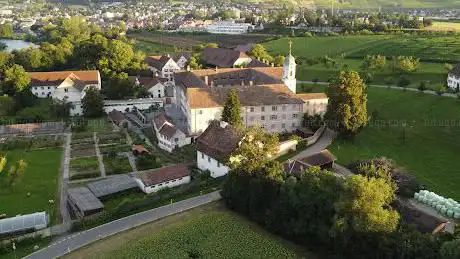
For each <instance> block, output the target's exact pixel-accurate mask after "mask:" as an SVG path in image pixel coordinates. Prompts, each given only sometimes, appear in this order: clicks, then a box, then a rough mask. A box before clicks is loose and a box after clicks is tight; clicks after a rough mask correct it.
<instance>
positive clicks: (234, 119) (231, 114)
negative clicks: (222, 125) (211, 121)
mask: <svg viewBox="0 0 460 259" xmlns="http://www.w3.org/2000/svg"><path fill="white" fill-rule="evenodd" d="M221 119H222V120H223V121H225V122H228V123H229V124H231V125H233V126H236V127H241V126H243V121H242V120H241V104H240V100H239V99H238V94H237V93H236V90H235V89H230V92H229V93H228V96H227V101H226V102H225V106H224V110H223V111H222V118H221Z"/></svg>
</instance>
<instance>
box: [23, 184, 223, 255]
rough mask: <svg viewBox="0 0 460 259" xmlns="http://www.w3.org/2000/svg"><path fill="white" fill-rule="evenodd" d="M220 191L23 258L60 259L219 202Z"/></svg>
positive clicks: (136, 216)
mask: <svg viewBox="0 0 460 259" xmlns="http://www.w3.org/2000/svg"><path fill="white" fill-rule="evenodd" d="M220 199H221V196H220V191H215V192H212V193H208V194H205V195H201V196H197V197H193V198H190V199H187V200H182V201H178V202H175V203H172V204H169V205H166V206H163V207H159V208H155V209H152V210H148V211H144V212H141V213H138V214H134V215H131V216H128V217H125V218H121V219H118V220H115V221H112V222H109V223H106V224H104V225H101V226H98V227H95V228H92V229H89V230H85V231H82V232H78V233H75V234H71V235H68V236H66V237H63V238H61V239H59V241H57V242H55V243H53V244H51V245H49V246H48V247H46V248H43V249H41V250H39V251H37V252H35V253H33V254H30V255H28V256H27V257H25V258H33V259H42V258H43V259H50V258H56V257H61V256H63V255H65V254H68V253H70V252H72V251H74V250H76V249H78V248H81V247H83V246H86V245H89V244H91V243H93V242H95V241H98V240H100V239H103V238H106V237H108V236H112V235H115V234H117V233H120V232H122V231H125V230H128V229H131V228H134V227H138V226H140V225H143V224H145V223H149V222H151V221H155V220H158V219H161V218H164V217H168V216H171V215H173V214H176V213H180V212H183V211H186V210H190V209H193V208H195V207H198V206H201V205H204V204H207V203H210V202H213V201H217V200H220Z"/></svg>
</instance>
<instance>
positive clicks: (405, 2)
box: [314, 0, 460, 9]
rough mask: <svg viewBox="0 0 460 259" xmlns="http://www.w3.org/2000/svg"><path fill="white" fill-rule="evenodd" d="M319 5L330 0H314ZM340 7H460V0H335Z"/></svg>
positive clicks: (336, 5)
mask: <svg viewBox="0 0 460 259" xmlns="http://www.w3.org/2000/svg"><path fill="white" fill-rule="evenodd" d="M314 2H315V5H316V6H318V7H330V6H331V1H330V0H314ZM334 6H335V7H338V8H358V9H365V8H379V7H382V8H452V7H460V0H335V1H334Z"/></svg>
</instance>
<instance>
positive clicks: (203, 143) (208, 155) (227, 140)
mask: <svg viewBox="0 0 460 259" xmlns="http://www.w3.org/2000/svg"><path fill="white" fill-rule="evenodd" d="M241 138H242V136H240V135H239V134H238V131H237V130H236V129H235V128H234V127H233V126H231V125H230V124H228V123H226V122H223V121H221V122H219V121H213V122H211V124H209V127H207V129H206V130H205V131H204V132H203V134H201V135H200V136H199V137H198V138H197V139H196V150H197V152H196V160H197V166H198V168H199V169H200V170H203V171H206V170H209V172H210V174H211V177H213V178H217V177H221V176H224V175H226V174H228V172H229V171H230V168H229V167H228V165H227V164H226V163H227V160H228V158H229V157H230V155H231V154H232V153H233V152H234V151H235V150H236V148H237V147H238V144H239V142H240V141H241Z"/></svg>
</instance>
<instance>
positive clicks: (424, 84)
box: [417, 81, 428, 92]
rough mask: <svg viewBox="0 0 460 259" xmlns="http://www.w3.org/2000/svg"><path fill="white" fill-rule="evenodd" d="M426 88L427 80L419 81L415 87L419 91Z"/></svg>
mask: <svg viewBox="0 0 460 259" xmlns="http://www.w3.org/2000/svg"><path fill="white" fill-rule="evenodd" d="M427 88H428V82H427V81H420V84H419V85H418V87H417V89H418V90H419V91H420V92H423V91H425V90H426V89H427Z"/></svg>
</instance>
